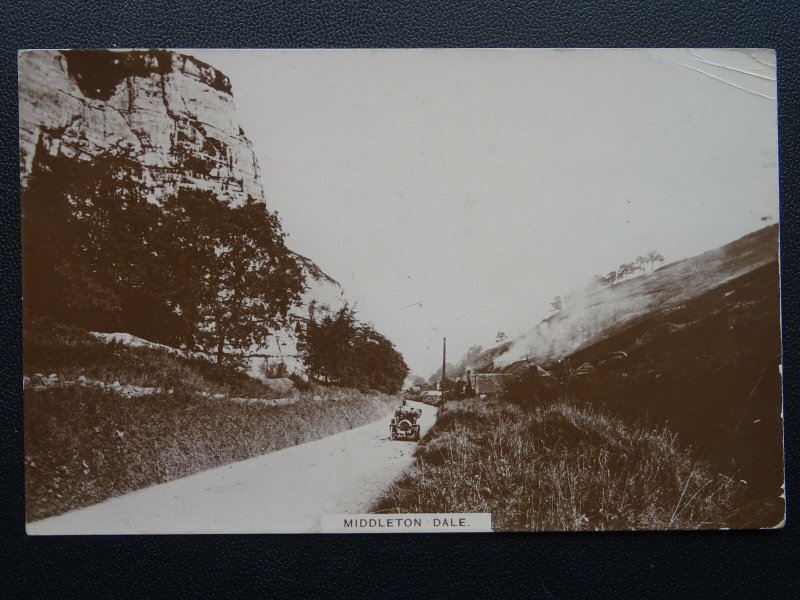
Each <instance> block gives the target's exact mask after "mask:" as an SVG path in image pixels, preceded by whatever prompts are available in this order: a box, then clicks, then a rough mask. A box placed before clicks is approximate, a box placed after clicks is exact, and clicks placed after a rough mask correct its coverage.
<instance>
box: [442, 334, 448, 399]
mask: <svg viewBox="0 0 800 600" xmlns="http://www.w3.org/2000/svg"><path fill="white" fill-rule="evenodd" d="M446 359H447V338H446V337H445V338H442V401H444V375H445V365H446V364H447V363H446Z"/></svg>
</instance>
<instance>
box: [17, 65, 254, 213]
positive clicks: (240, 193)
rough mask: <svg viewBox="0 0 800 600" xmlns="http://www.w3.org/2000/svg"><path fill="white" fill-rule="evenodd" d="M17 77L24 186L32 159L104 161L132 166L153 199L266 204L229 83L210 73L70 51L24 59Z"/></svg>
mask: <svg viewBox="0 0 800 600" xmlns="http://www.w3.org/2000/svg"><path fill="white" fill-rule="evenodd" d="M19 72H20V90H19V93H20V98H19V100H20V103H19V104H20V111H19V112H20V116H19V134H20V174H21V177H22V182H23V185H24V184H25V182H26V180H27V178H28V176H29V175H30V172H31V170H32V168H33V164H34V161H35V159H36V153H37V152H47V153H49V154H51V155H53V156H55V155H60V156H66V157H74V158H75V159H77V160H89V159H91V158H92V157H95V156H98V155H100V154H105V153H110V154H118V155H125V156H128V157H131V158H133V159H135V160H137V161H138V162H139V163H140V164H141V165H142V166H143V167H144V169H145V176H146V177H147V178H148V181H147V182H146V183H147V184H148V185H149V187H151V188H152V189H153V194H154V197H156V198H157V197H158V195H159V194H162V193H164V192H169V191H173V190H175V189H176V188H177V187H180V186H188V187H197V188H202V189H211V190H214V191H215V192H217V193H218V194H220V195H221V196H223V197H225V198H228V199H229V200H230V201H231V202H238V201H241V200H243V199H244V198H246V197H247V195H250V196H253V197H254V198H256V199H259V200H263V199H264V198H263V195H264V192H263V189H262V187H261V182H260V179H259V169H258V163H257V161H256V159H255V156H254V154H253V149H252V146H251V144H250V141H249V140H248V139H247V138H246V137H245V135H244V132H243V131H242V130H241V128H240V127H239V124H238V123H237V122H236V113H235V109H234V105H233V96H232V95H231V90H230V83H229V82H228V79H227V78H226V77H225V76H224V75H222V74H221V73H219V72H218V71H217V70H216V69H213V68H212V67H210V66H208V65H206V64H204V63H201V62H199V61H197V60H195V59H193V58H191V57H189V56H184V55H180V54H175V53H171V52H163V51H150V52H110V51H85V50H73V51H64V52H54V51H52V52H51V51H31V52H24V53H22V54H21V55H20V59H19Z"/></svg>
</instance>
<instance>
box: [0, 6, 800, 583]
mask: <svg viewBox="0 0 800 600" xmlns="http://www.w3.org/2000/svg"><path fill="white" fill-rule="evenodd" d="M799 4H800V3H796V2H789V1H786V2H779V1H758V0H752V1H751V0H747V1H739V2H696V1H691V0H683V1H677V0H673V1H659V2H614V1H610V2H597V3H592V2H570V1H564V0H562V1H558V0H554V1H549V2H545V1H532V2H517V3H488V2H478V1H471V2H462V3H443V2H433V1H430V0H414V1H410V2H397V3H391V4H390V3H381V2H351V1H348V0H339V1H338V2H332V3H329V4H321V3H316V2H292V1H282V2H264V3H260V2H252V1H240V2H207V3H193V2H188V1H185V0H180V1H177V0H175V1H172V2H149V3H148V2H141V1H138V0H131V1H129V2H124V3H112V2H103V1H101V0H95V1H93V2H86V1H84V2H80V1H78V0H50V1H47V0H39V1H35V2H19V1H14V2H12V3H11V6H10V7H8V8H5V9H4V10H3V16H2V17H0V34H1V35H2V37H3V51H2V58H1V59H0V60H1V61H2V62H0V81H1V82H2V85H0V123H1V124H2V130H0V133H1V134H2V135H0V144H2V152H0V191H1V192H2V195H1V196H0V221H1V222H2V230H0V268H2V272H1V273H0V298H1V299H2V311H1V312H0V334H1V335H0V340H2V358H3V360H2V367H0V386H1V389H2V392H3V394H2V397H1V400H0V457H1V458H0V494H1V495H0V519H2V522H0V590H5V591H4V592H0V593H3V595H4V596H6V597H9V593H10V596H12V597H22V596H24V597H31V598H33V597H63V596H71V595H80V596H84V595H88V596H89V597H92V596H102V597H117V596H152V595H158V596H165V597H186V596H196V595H200V596H235V597H249V596H268V597H285V596H304V597H319V596H334V597H339V596H342V597H355V598H372V597H385V596H402V597H420V596H421V597H487V598H510V597H518V596H526V597H544V598H569V597H586V596H594V597H630V598H640V597H676V596H677V597H717V596H723V595H724V596H733V597H752V596H757V597H765V598H783V597H788V596H789V595H790V592H791V591H794V592H795V593H796V590H793V586H792V584H793V583H794V582H795V580H796V579H797V577H796V575H797V562H798V555H797V551H798V550H800V549H799V548H798V530H799V529H800V526H798V525H797V518H798V515H799V514H800V513H799V512H798V510H797V506H798V504H797V501H796V498H797V493H798V489H799V488H798V468H797V463H798V432H800V428H798V410H797V406H796V404H795V398H796V397H797V391H798V357H797V351H796V348H797V337H798V327H799V326H800V323H799V322H798V310H797V308H798V302H797V299H798V296H799V295H800V294H798V284H800V278H798V265H800V263H799V262H798V250H800V238H798V230H799V228H800V225H799V224H798V213H799V212H800V210H799V209H798V204H797V197H798V192H799V191H800V177H798V175H800V162H799V161H798V155H799V154H800V153H798V146H799V145H800V135H799V132H798V118H799V116H800V115H798V112H799V111H798V95H799V94H800V86H799V85H798V78H800V69H798V62H800V48H798V39H799V38H800V35H798V34H800V31H798V29H799V27H798V25H799V24H800V10H798V5H799ZM113 46H120V47H170V48H181V47H183V48H192V47H194V48H198V47H290V48H295V47H298V48H299V47H428V46H431V47H446V46H456V47H458V46H463V47H561V46H571V47H592V46H599V47H644V46H648V47H659V46H667V47H687V46H689V47H760V48H775V49H776V50H777V52H778V84H779V123H780V189H781V243H782V250H781V253H782V256H781V269H782V297H783V336H784V406H785V407H784V413H785V419H786V463H787V497H788V507H789V517H788V524H787V526H786V528H785V529H783V530H779V531H763V532H703V533H694V532H678V533H618V534H609V533H602V534H585V533H584V534H488V535H472V536H465V535H441V534H440V535H428V536H411V535H401V536H394V535H383V536H365V535H361V536H347V537H335V536H327V537H326V536H186V537H180V536H163V537H152V536H147V537H95V538H90V537H71V538H27V537H26V536H25V533H24V514H23V506H24V505H23V494H24V489H23V458H22V400H21V385H20V383H21V382H20V379H21V378H20V374H21V340H20V302H19V297H20V280H19V264H20V262H19V225H18V220H19V200H18V191H19V190H18V155H17V95H16V50H17V49H19V48H67V47H113ZM791 595H792V596H793V595H794V594H791Z"/></svg>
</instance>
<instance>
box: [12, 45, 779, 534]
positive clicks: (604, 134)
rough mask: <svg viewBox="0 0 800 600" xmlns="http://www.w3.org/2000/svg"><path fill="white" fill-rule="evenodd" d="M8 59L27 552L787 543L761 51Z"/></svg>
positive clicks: (772, 176)
mask: <svg viewBox="0 0 800 600" xmlns="http://www.w3.org/2000/svg"><path fill="white" fill-rule="evenodd" d="M18 61H19V62H18V66H19V167H20V188H21V198H20V202H21V213H22V223H21V226H22V274H23V301H22V306H23V354H24V358H23V402H24V441H25V453H24V456H25V492H26V498H25V503H26V528H27V532H28V534H30V535H85V534H192V533H309V532H323V533H331V534H343V533H365V532H369V533H372V532H374V533H419V532H488V531H531V532H537V531H603V530H665V529H710V530H719V529H731V528H737V529H759V528H776V527H781V526H782V525H783V522H784V519H785V496H784V466H783V418H782V395H781V365H782V362H781V316H780V283H779V268H778V250H779V224H778V214H779V202H778V128H777V103H776V97H777V90H776V77H775V74H776V69H775V64H776V56H775V53H774V52H773V51H771V50H765V49H702V50H692V49H638V50H633V49H628V50H612V49H581V50H564V49H561V50H555V49H552V50H551V49H449V50H448V49H430V50H424V49H419V50H417V49H415V50H379V49H373V50H199V49H190V50H186V49H129V50H120V49H113V50H81V49H72V50H69V49H65V50H24V51H21V52H20V53H19V59H18Z"/></svg>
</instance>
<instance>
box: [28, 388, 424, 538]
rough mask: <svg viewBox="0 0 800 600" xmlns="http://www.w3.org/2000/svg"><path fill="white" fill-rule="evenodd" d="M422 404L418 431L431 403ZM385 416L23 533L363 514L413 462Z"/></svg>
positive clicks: (196, 527)
mask: <svg viewBox="0 0 800 600" xmlns="http://www.w3.org/2000/svg"><path fill="white" fill-rule="evenodd" d="M409 404H410V405H413V406H415V407H417V408H420V409H422V417H421V418H420V421H419V422H420V425H421V429H422V434H423V435H424V434H425V433H426V432H427V431H428V430H429V429H430V428H431V426H432V425H433V424H434V422H435V421H436V416H435V415H436V408H435V407H433V406H428V405H426V404H420V403H417V402H409ZM416 448H417V444H415V443H413V442H400V441H397V442H393V441H391V440H390V439H389V418H384V419H381V420H380V421H376V422H374V423H370V424H369V425H364V426H363V427H359V428H357V429H351V430H349V431H344V432H342V433H338V434H336V435H332V436H330V437H327V438H323V439H321V440H317V441H315V442H309V443H307V444H301V445H299V446H293V447H291V448H286V449H284V450H278V451H277V452H271V453H269V454H265V455H263V456H258V457H255V458H251V459H248V460H244V461H241V462H237V463H233V464H230V465H226V466H224V467H218V468H216V469H211V470H208V471H203V472H201V473H196V474H194V475H190V476H189V477H184V478H182V479H177V480H175V481H171V482H169V483H163V484H160V485H155V486H152V487H149V488H145V489H142V490H138V491H136V492H132V493H130V494H126V495H124V496H118V497H116V498H111V499H109V500H106V501H105V502H101V503H100V504H95V505H94V506H89V507H86V508H82V509H79V510H74V511H70V512H68V513H64V514H63V515H59V516H57V517H50V518H48V519H43V520H41V521H35V522H33V523H28V525H27V531H28V534H30V535H85V534H133V533H156V534H158V533H292V532H309V533H310V532H316V531H319V529H320V515H322V514H324V513H330V514H337V513H339V514H341V513H358V512H365V511H366V510H368V509H369V507H370V505H371V504H372V503H373V502H374V501H375V500H376V499H377V497H378V496H379V495H380V494H381V492H383V491H384V490H385V489H386V488H388V486H389V485H390V484H391V483H392V482H393V481H394V480H395V479H396V478H397V477H398V476H399V475H400V474H401V473H402V472H403V470H404V469H406V468H407V467H408V466H410V465H411V464H412V462H413V460H414V457H413V455H414V451H415V450H416Z"/></svg>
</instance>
